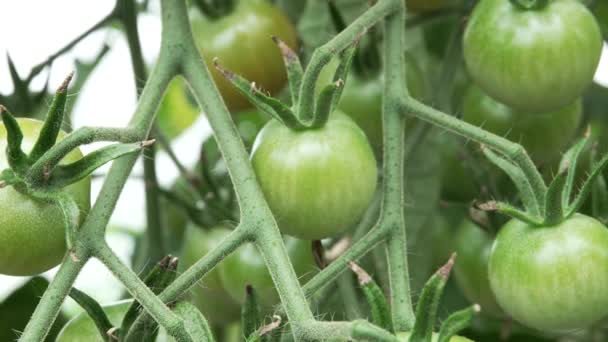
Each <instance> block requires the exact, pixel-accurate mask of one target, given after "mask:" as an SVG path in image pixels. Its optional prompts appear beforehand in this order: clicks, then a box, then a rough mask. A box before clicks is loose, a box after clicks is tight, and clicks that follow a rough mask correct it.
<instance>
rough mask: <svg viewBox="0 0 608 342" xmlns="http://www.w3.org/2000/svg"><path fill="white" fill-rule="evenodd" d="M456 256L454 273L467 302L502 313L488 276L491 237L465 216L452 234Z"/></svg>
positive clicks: (482, 308)
mask: <svg viewBox="0 0 608 342" xmlns="http://www.w3.org/2000/svg"><path fill="white" fill-rule="evenodd" d="M454 240H455V243H456V253H457V255H458V260H457V262H456V264H455V265H454V277H455V279H456V282H457V283H458V286H459V287H460V288H461V289H462V292H463V293H464V295H465V296H466V297H467V299H468V300H469V301H470V302H471V303H477V304H479V305H480V306H481V310H482V313H483V314H486V315H491V316H494V317H503V316H504V313H503V311H502V309H501V308H500V306H498V303H496V298H494V293H493V292H492V289H491V288H490V280H489V279H488V259H489V257H490V252H491V250H492V242H493V240H492V237H491V236H490V234H489V233H487V232H485V231H483V230H482V229H481V228H480V227H479V226H477V225H476V224H475V223H473V222H472V221H471V220H469V219H465V220H463V222H462V223H461V224H460V226H459V227H458V231H457V232H456V236H455V239H454Z"/></svg>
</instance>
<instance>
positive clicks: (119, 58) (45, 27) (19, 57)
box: [0, 0, 608, 312]
mask: <svg viewBox="0 0 608 342" xmlns="http://www.w3.org/2000/svg"><path fill="white" fill-rule="evenodd" d="M113 6H114V0H96V1H82V0H54V1H41V0H19V1H0V13H1V14H2V20H0V93H2V94H7V93H10V92H11V91H12V84H11V80H10V76H9V72H8V67H7V60H6V55H7V53H9V54H10V56H11V57H12V59H13V61H14V62H15V64H16V67H17V70H18V72H19V73H20V75H21V76H22V77H24V76H25V75H27V73H28V72H29V70H30V68H31V67H32V66H34V65H36V64H38V63H40V62H41V61H43V60H45V59H46V58H47V56H48V55H50V54H52V53H54V52H55V51H57V50H58V49H60V48H61V47H63V46H64V45H65V44H66V43H68V42H69V41H70V40H72V39H73V38H74V37H76V36H78V35H79V34H80V33H82V32H84V31H85V30H86V29H88V28H89V27H91V26H92V25H94V24H95V23H96V22H98V21H99V20H100V19H101V18H103V17H104V16H105V15H106V14H108V13H109V12H110V11H111V9H112V8H113ZM151 9H152V13H150V14H145V15H141V16H140V18H139V23H138V24H139V29H140V34H141V40H142V45H143V52H144V57H145V59H146V62H147V63H148V64H149V65H151V64H152V63H153V62H154V59H155V57H156V55H157V52H158V47H159V44H160V19H159V10H158V1H154V0H153V1H151ZM104 43H106V44H109V45H110V47H111V50H110V52H109V53H108V54H107V55H106V57H105V58H104V59H103V61H102V62H101V64H100V65H99V66H98V67H97V68H96V69H95V71H94V73H93V74H92V75H91V76H90V79H89V81H88V83H87V85H86V86H85V88H84V89H83V90H82V93H81V94H80V98H79V99H78V102H77V103H76V104H75V108H74V121H73V124H74V126H75V127H80V126H84V125H88V126H116V127H118V126H124V125H125V124H126V123H127V122H128V120H129V118H130V116H131V114H132V113H133V110H134V108H135V103H136V94H135V88H134V79H133V73H132V70H131V64H130V58H129V53H128V48H127V44H126V41H125V39H124V37H123V35H122V34H121V32H120V31H118V30H116V29H111V28H110V29H103V30H99V31H98V32H96V33H94V34H92V35H91V36H89V37H88V38H86V39H85V40H84V41H82V42H81V43H80V44H78V45H77V46H76V47H75V48H74V49H73V50H72V51H70V52H69V53H67V54H65V55H64V56H62V57H60V58H58V59H57V60H56V61H55V63H54V64H53V67H52V71H51V74H50V88H51V89H55V88H57V86H58V85H59V84H60V83H61V81H62V80H63V79H64V78H65V76H66V75H67V74H68V73H69V72H71V71H73V70H74V64H73V62H74V60H75V59H83V60H90V59H92V58H93V57H94V56H95V55H96V54H97V52H98V51H99V49H100V48H101V46H102V45H103V44H104ZM606 55H607V54H604V56H606ZM47 76H48V71H45V72H43V73H42V74H41V76H40V77H39V78H38V79H37V80H36V82H34V87H42V85H43V84H44V81H45V80H46V77H47ZM596 81H598V82H599V83H602V84H604V85H608V58H604V59H603V61H602V63H601V64H600V67H599V68H598V73H597V75H596ZM209 133H210V132H209V128H208V126H207V125H206V122H205V119H204V116H201V119H200V120H199V121H198V122H197V123H196V124H195V125H194V126H193V127H192V128H191V129H189V130H188V131H187V132H185V133H184V134H183V135H182V136H180V137H179V138H178V139H177V140H176V141H174V143H173V144H174V147H175V149H176V150H177V151H179V153H180V159H181V160H182V161H183V162H184V163H185V164H187V165H192V164H193V163H194V162H195V159H196V154H197V153H196V152H197V151H196V149H192V146H198V144H200V142H201V140H202V138H203V137H204V136H205V135H208V134H209ZM97 147H99V145H90V146H85V147H83V152H85V153H87V152H90V151H91V150H93V149H95V148H97ZM141 173H142V171H141V165H139V164H138V166H137V167H136V168H135V171H134V174H141ZM158 173H159V179H160V182H161V184H162V185H169V184H171V183H172V181H173V180H174V179H175V177H176V176H177V170H176V169H175V167H174V166H173V165H172V163H171V162H170V161H169V159H168V157H167V156H166V155H165V154H164V153H161V154H160V155H159V158H158ZM100 185H101V180H96V181H95V182H94V185H93V189H94V195H96V193H97V191H98V190H99V188H100ZM144 221H145V210H144V198H143V185H142V184H141V182H140V181H138V180H130V181H129V183H128V184H127V186H126V188H125V190H124V192H123V195H122V197H121V200H120V202H119V203H118V206H117V209H116V212H115V213H114V216H113V217H112V220H111V226H119V227H123V228H128V229H133V230H141V229H142V227H143V225H144ZM108 241H109V242H110V244H111V245H112V247H113V248H114V249H115V250H116V251H117V252H118V253H119V255H120V256H121V257H122V258H124V260H127V259H128V257H129V255H130V253H131V251H132V248H133V242H132V239H131V238H130V237H129V236H127V235H125V234H122V233H116V232H112V230H110V232H109V235H108ZM54 272H55V271H54V270H51V271H49V272H47V273H45V276H46V277H49V278H50V277H51V276H52V275H53V274H54ZM27 279H28V278H25V277H7V276H2V275H0V301H2V299H3V298H4V297H6V296H7V295H8V294H9V293H10V292H11V291H12V290H13V289H15V288H16V287H18V286H20V284H22V283H24V282H26V281H27ZM76 286H77V287H79V288H80V289H82V290H84V291H86V292H88V293H89V294H91V295H93V296H94V297H95V298H97V299H98V300H100V301H101V302H106V301H109V300H113V299H116V298H117V297H118V295H119V294H120V291H121V287H120V286H119V283H118V282H117V281H116V280H115V279H114V278H113V276H112V275H111V274H110V273H109V272H108V271H107V270H106V269H105V268H104V267H103V266H102V265H101V264H100V263H99V262H97V261H96V260H93V261H91V262H90V263H89V264H88V265H87V266H86V268H85V270H84V272H83V273H81V275H80V276H79V278H78V280H77V282H76ZM66 308H67V310H69V311H70V312H74V310H77V308H76V306H75V304H74V303H68V304H67V307H66Z"/></svg>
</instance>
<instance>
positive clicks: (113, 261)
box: [93, 243, 192, 341]
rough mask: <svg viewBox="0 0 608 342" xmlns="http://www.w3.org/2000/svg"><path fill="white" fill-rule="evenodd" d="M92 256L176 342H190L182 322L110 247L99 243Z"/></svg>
mask: <svg viewBox="0 0 608 342" xmlns="http://www.w3.org/2000/svg"><path fill="white" fill-rule="evenodd" d="M93 254H94V256H95V257H96V258H98V259H99V260H100V261H101V262H103V263H104V265H106V267H107V268H108V269H109V270H110V271H111V272H112V273H113V274H114V276H115V277H116V278H117V279H119V280H120V281H121V282H122V283H123V284H124V286H125V287H126V289H127V291H129V293H130V294H131V295H132V296H133V298H134V299H135V300H136V301H138V302H139V303H140V304H141V305H142V306H143V307H144V308H145V309H146V311H147V312H148V313H149V314H150V315H151V316H152V317H154V320H155V321H157V322H158V323H159V324H160V325H162V326H163V327H164V328H165V329H166V330H167V332H168V333H169V334H170V335H171V336H173V337H175V338H176V339H177V340H178V341H192V338H191V337H190V335H188V333H187V332H186V328H185V326H184V322H183V321H182V320H181V319H180V318H179V317H178V316H177V315H176V314H175V313H173V312H172V311H171V310H170V309H169V308H168V307H167V306H166V305H165V303H163V302H162V301H161V300H160V299H159V298H158V297H157V296H156V295H155V294H154V292H152V290H150V288H148V287H147V286H146V284H144V282H143V281H142V280H141V279H139V277H138V276H137V274H135V273H134V272H133V271H132V270H131V269H130V268H129V267H127V266H126V265H125V264H124V263H123V262H122V261H120V259H119V258H118V257H117V256H116V254H114V252H113V251H112V250H111V249H110V247H109V246H108V245H107V244H105V243H101V244H98V245H96V246H95V247H94V249H93Z"/></svg>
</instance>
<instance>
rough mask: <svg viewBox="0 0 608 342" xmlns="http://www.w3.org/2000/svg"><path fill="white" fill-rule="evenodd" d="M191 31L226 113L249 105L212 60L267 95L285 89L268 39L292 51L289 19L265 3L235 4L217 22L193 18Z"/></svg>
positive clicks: (284, 76) (293, 33)
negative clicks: (215, 66) (282, 44)
mask: <svg viewBox="0 0 608 342" xmlns="http://www.w3.org/2000/svg"><path fill="white" fill-rule="evenodd" d="M192 30H193V32H194V37H195V40H196V42H197V44H198V47H199V48H200V49H201V51H202V54H203V56H204V57H205V62H206V63H207V66H208V67H209V70H210V71H211V75H212V76H213V80H214V81H215V84H216V85H217V87H218V89H219V91H220V93H221V94H222V97H223V98H224V102H226V105H227V106H228V109H229V110H230V111H241V110H244V109H248V108H251V107H252V105H251V104H250V103H249V101H248V100H247V99H246V98H245V97H244V96H243V95H241V94H240V93H239V91H238V90H237V88H236V87H234V86H233V85H232V84H231V83H230V82H229V81H228V80H226V79H225V78H224V77H223V76H222V75H221V74H220V73H219V72H218V71H217V70H216V69H215V68H214V67H213V65H212V60H213V58H214V57H218V58H219V60H220V62H221V63H222V65H223V66H224V67H226V68H227V69H229V70H231V71H233V72H235V73H237V74H239V75H241V76H243V77H245V78H246V79H248V80H249V81H251V82H255V83H256V85H257V86H259V87H261V88H262V89H264V90H265V91H268V92H270V93H271V94H275V93H276V92H278V91H279V90H281V89H282V88H283V86H284V85H285V81H286V80H287V74H286V72H285V66H284V64H283V58H282V57H281V52H280V51H279V48H278V47H277V46H276V44H275V43H274V42H273V41H272V39H271V37H272V36H277V37H279V38H280V39H281V40H283V41H284V42H285V43H286V44H287V45H289V46H290V47H291V48H292V49H294V50H296V48H297V42H296V31H295V28H294V27H293V25H292V24H291V23H290V22H289V19H288V18H287V17H286V16H285V15H284V14H283V13H282V12H281V11H280V10H279V9H278V8H276V7H274V6H273V5H272V4H270V2H269V1H265V0H246V1H238V2H237V4H236V6H235V8H234V9H233V11H232V12H231V13H229V14H228V15H226V16H223V17H220V18H217V19H206V18H201V17H200V15H196V14H195V16H194V18H193V20H192Z"/></svg>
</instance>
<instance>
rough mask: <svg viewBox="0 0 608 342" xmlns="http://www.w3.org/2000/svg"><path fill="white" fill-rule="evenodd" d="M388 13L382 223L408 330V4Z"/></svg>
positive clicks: (397, 316) (401, 319)
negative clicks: (404, 104)
mask: <svg viewBox="0 0 608 342" xmlns="http://www.w3.org/2000/svg"><path fill="white" fill-rule="evenodd" d="M399 3H400V4H401V8H400V10H398V11H396V12H395V13H394V14H391V15H390V16H388V17H387V18H386V20H385V24H384V34H385V44H384V80H385V84H384V96H383V101H382V128H383V133H384V139H383V146H384V177H383V184H382V185H383V198H382V211H381V214H380V224H381V225H382V226H383V227H384V229H388V231H389V236H388V241H387V244H386V246H387V252H388V253H387V254H388V269H389V284H390V289H391V291H390V299H391V314H392V320H393V327H394V329H395V331H407V330H410V329H411V328H412V326H413V325H414V320H415V315H414V307H413V305H412V296H411V293H410V276H409V270H408V263H407V238H406V232H405V217H404V213H403V208H404V207H405V203H404V202H405V200H404V191H405V184H404V183H405V181H404V177H403V155H404V142H405V136H404V132H405V118H404V117H402V116H401V115H400V113H399V101H400V99H401V97H402V96H403V94H408V90H407V85H406V84H405V79H406V78H405V72H406V70H405V67H404V65H405V56H404V55H403V50H404V48H403V46H404V43H405V42H404V30H403V27H404V26H405V4H404V3H403V2H402V1H400V2H399Z"/></svg>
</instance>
